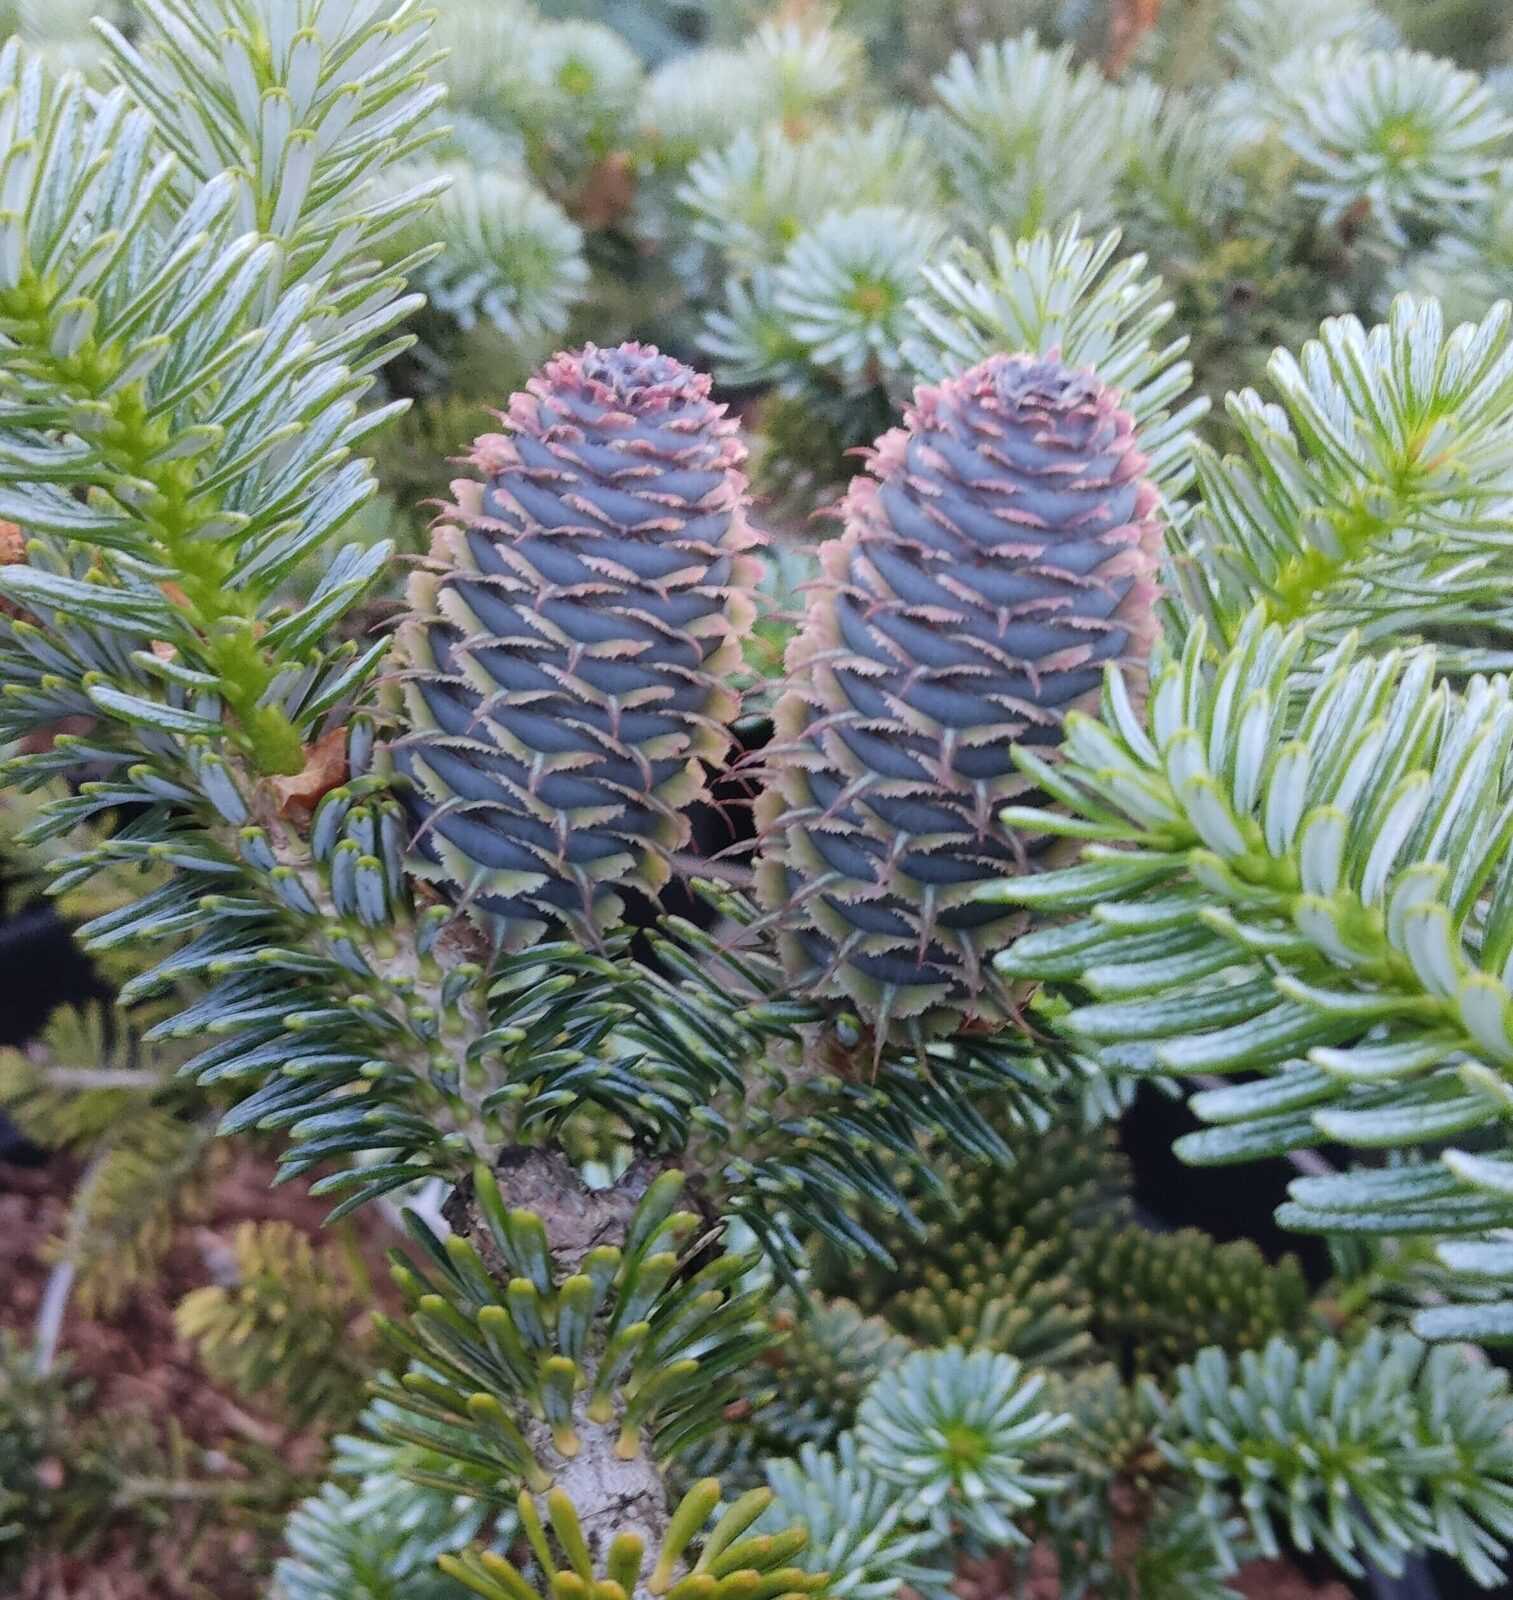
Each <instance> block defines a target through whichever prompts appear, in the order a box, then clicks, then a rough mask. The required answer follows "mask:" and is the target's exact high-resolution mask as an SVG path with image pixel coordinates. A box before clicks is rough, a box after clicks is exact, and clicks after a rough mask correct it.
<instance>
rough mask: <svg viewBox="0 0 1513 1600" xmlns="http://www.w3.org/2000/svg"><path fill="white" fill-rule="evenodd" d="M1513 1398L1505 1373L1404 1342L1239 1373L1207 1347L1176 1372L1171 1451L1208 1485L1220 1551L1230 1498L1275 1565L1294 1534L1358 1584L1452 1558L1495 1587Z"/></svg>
mask: <svg viewBox="0 0 1513 1600" xmlns="http://www.w3.org/2000/svg"><path fill="white" fill-rule="evenodd" d="M1507 1391H1508V1381H1507V1375H1506V1374H1505V1373H1502V1372H1497V1371H1495V1370H1492V1369H1489V1368H1487V1367H1486V1366H1484V1365H1482V1364H1480V1363H1478V1362H1475V1361H1471V1360H1468V1359H1467V1358H1466V1356H1465V1355H1464V1354H1463V1353H1462V1352H1461V1351H1458V1350H1456V1349H1454V1348H1451V1347H1448V1346H1446V1347H1441V1348H1439V1349H1434V1350H1430V1349H1428V1348H1427V1347H1426V1346H1424V1345H1422V1344H1420V1343H1419V1342H1418V1340H1416V1339H1413V1338H1410V1337H1408V1336H1407V1335H1402V1336H1399V1337H1398V1338H1395V1339H1387V1338H1384V1337H1383V1336H1381V1335H1380V1334H1376V1333H1373V1334H1371V1335H1369V1336H1368V1337H1367V1339H1366V1340H1365V1341H1364V1342H1363V1343H1362V1344H1361V1345H1360V1346H1359V1347H1358V1348H1357V1349H1355V1350H1354V1351H1348V1352H1347V1351H1346V1350H1344V1349H1342V1347H1341V1346H1340V1345H1338V1344H1337V1343H1335V1342H1334V1341H1333V1340H1330V1341H1328V1342H1326V1343H1325V1344H1323V1345H1321V1346H1320V1348H1319V1349H1318V1350H1317V1351H1316V1352H1315V1353H1314V1354H1313V1355H1312V1356H1310V1357H1308V1358H1307V1360H1306V1361H1305V1360H1304V1359H1303V1358H1302V1357H1301V1356H1300V1355H1299V1354H1298V1352H1297V1350H1296V1349H1294V1348H1293V1347H1292V1346H1290V1345H1288V1344H1286V1343H1285V1342H1284V1341H1282V1340H1276V1341H1273V1342H1272V1343H1271V1344H1269V1345H1268V1346H1267V1348H1266V1350H1265V1351H1264V1352H1262V1353H1259V1354H1258V1353H1256V1352H1254V1351H1247V1352H1245V1353H1244V1354H1243V1355H1241V1356H1240V1358H1239V1360H1238V1362H1236V1363H1231V1362H1230V1360H1229V1358H1228V1357H1226V1356H1225V1355H1224V1354H1223V1353H1222V1352H1221V1351H1219V1350H1206V1351H1204V1352H1203V1354H1202V1355H1201V1356H1200V1357H1199V1358H1198V1360H1197V1361H1196V1362H1195V1363H1194V1364H1193V1365H1192V1366H1191V1367H1186V1368H1184V1369H1183V1370H1182V1371H1181V1372H1180V1373H1179V1374H1178V1378H1177V1395H1176V1399H1175V1401H1174V1402H1173V1405H1172V1408H1171V1411H1170V1413H1169V1414H1168V1415H1167V1416H1166V1418H1165V1419H1164V1420H1163V1423H1162V1448H1163V1449H1164V1450H1165V1451H1166V1452H1167V1453H1168V1454H1170V1455H1171V1456H1172V1457H1173V1458H1174V1459H1177V1460H1180V1461H1181V1462H1182V1463H1183V1464H1184V1465H1185V1466H1186V1467H1187V1468H1188V1469H1189V1470H1191V1471H1192V1472H1194V1473H1195V1474H1196V1475H1197V1477H1198V1479H1199V1481H1201V1482H1202V1484H1203V1486H1204V1488H1203V1496H1202V1499H1201V1501H1200V1507H1201V1509H1202V1510H1203V1511H1204V1513H1205V1514H1206V1515H1208V1516H1210V1517H1211V1518H1212V1519H1213V1520H1212V1523H1211V1530H1212V1533H1213V1536H1214V1540H1215V1544H1216V1547H1217V1548H1218V1550H1219V1551H1220V1553H1221V1555H1225V1556H1227V1555H1228V1554H1229V1549H1228V1544H1227V1540H1226V1538H1225V1535H1224V1533H1223V1530H1222V1523H1221V1512H1222V1508H1223V1507H1224V1505H1225V1497H1226V1496H1230V1495H1232V1496H1233V1497H1234V1498H1235V1500H1236V1501H1237V1502H1238V1504H1239V1505H1240V1506H1241V1507H1242V1508H1243V1510H1244V1513H1245V1516H1246V1518H1247V1520H1248V1522H1249V1524H1250V1528H1251V1530H1252V1532H1253V1533H1254V1535H1255V1538H1256V1540H1257V1541H1258V1543H1259V1545H1260V1547H1261V1548H1262V1549H1263V1550H1265V1551H1266V1552H1267V1553H1268V1554H1271V1555H1275V1554H1276V1553H1277V1552H1278V1550H1279V1548H1280V1543H1279V1535H1280V1534H1281V1533H1282V1532H1283V1531H1284V1530H1285V1533H1286V1535H1287V1537H1288V1538H1289V1539H1290V1540H1291V1541H1292V1543H1293V1544H1295V1545H1296V1546H1297V1547H1298V1548H1299V1549H1303V1550H1313V1549H1322V1550H1325V1551H1327V1552H1328V1553H1329V1554H1330V1555H1331V1556H1332V1557H1333V1558H1334V1560H1336V1561H1337V1562H1338V1563H1339V1564H1340V1565H1341V1567H1343V1568H1344V1570H1345V1571H1347V1572H1350V1573H1359V1572H1361V1571H1362V1570H1363V1569H1362V1566H1361V1558H1362V1557H1364V1558H1366V1559H1369V1560H1371V1561H1373V1562H1375V1563H1376V1564H1377V1565H1378V1566H1380V1567H1381V1568H1383V1569H1384V1570H1386V1571H1388V1572H1399V1571H1401V1570H1402V1564H1403V1557H1404V1555H1405V1554H1407V1553H1408V1552H1409V1551H1412V1550H1441V1551H1444V1552H1446V1553H1447V1554H1449V1555H1452V1556H1454V1558H1455V1559H1456V1560H1457V1561H1459V1562H1460V1563H1461V1564H1462V1565H1463V1566H1464V1567H1465V1568H1466V1569H1467V1571H1469V1572H1470V1573H1471V1574H1472V1576H1473V1577H1474V1578H1475V1579H1476V1580H1477V1581H1478V1582H1479V1583H1481V1584H1482V1585H1483V1586H1485V1587H1493V1586H1495V1585H1497V1584H1498V1583H1500V1582H1501V1581H1502V1578H1503V1575H1504V1573H1503V1568H1502V1566H1501V1562H1502V1559H1503V1557H1504V1556H1505V1555H1506V1554H1507V1544H1506V1540H1507V1538H1508V1536H1509V1534H1510V1533H1513V1484H1510V1481H1509V1480H1510V1477H1513V1450H1510V1444H1509V1425H1510V1423H1513V1400H1510V1399H1509V1396H1508V1392H1507ZM1385 1462H1390V1463H1391V1467H1390V1470H1389V1471H1386V1472H1384V1471H1383V1470H1382V1468H1383V1464H1384V1463H1385Z"/></svg>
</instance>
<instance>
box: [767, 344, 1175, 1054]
mask: <svg viewBox="0 0 1513 1600" xmlns="http://www.w3.org/2000/svg"><path fill="white" fill-rule="evenodd" d="M905 421H906V426H905V427H904V428H900V429H894V430H893V431H892V432H890V433H888V434H885V435H884V436H883V438H882V439H880V440H879V441H878V444H877V447H876V450H875V452H874V453H873V457H872V460H871V462H870V470H871V476H870V477H860V478H858V479H856V480H854V482H853V483H852V486H851V489H850V492H849V494H848V495H847V497H846V500H845V502H844V504H843V507H842V512H843V516H844V519H845V531H844V534H843V535H842V537H841V538H839V539H837V540H835V541H834V542H833V543H831V544H829V545H827V546H826V547H825V549H824V551H823V553H822V562H823V572H822V577H821V579H820V581H819V582H818V583H817V584H816V586H815V590H814V593H813V598H812V601H811V604H810V608H809V611H808V615H807V618H806V621H805V624H804V626H803V628H802V630H801V632H800V633H799V635H798V636H797V638H795V640H794V641H793V644H792V645H791V646H790V649H789V654H788V662H787V665H788V669H789V673H790V682H789V686H788V687H787V689H786V691H785V693H784V695H783V697H782V699H781V700H780V701H779V703H778V706H777V710H776V714H775V720H776V730H775V739H774V745H773V748H772V751H771V756H770V767H769V771H770V776H769V779H768V787H767V790H766V792H765V793H764V795H763V796H762V799H761V801H760V802H759V804H758V819H759V822H760V823H761V829H762V838H763V847H762V856H761V859H760V862H759V866H758V885H759V892H760V895H761V898H762V900H763V903H764V904H765V905H766V906H767V907H768V908H770V909H771V910H772V911H774V912H775V913H777V914H778V915H779V919H780V927H781V928H782V930H783V932H782V941H783V946H784V958H785V961H786V962H787V964H788V966H789V969H790V972H791V973H792V974H793V976H794V978H795V980H796V981H797V983H798V986H799V987H800V989H801V990H803V991H804V992H807V993H811V994H818V995H830V996H836V997H842V996H847V997H849V998H850V999H851V1000H853V1001H854V1002H855V1003H856V1004H857V1006H858V1007H859V1009H860V1010H861V1012H862V1013H863V1015H864V1017H865V1018H866V1019H867V1021H868V1022H869V1023H870V1024H871V1026H872V1027H873V1029H874V1030H875V1034H876V1037H877V1040H878V1042H879V1045H880V1043H881V1041H882V1040H883V1039H884V1038H886V1037H888V1036H890V1035H892V1036H894V1037H907V1036H910V1035H915V1034H918V1033H920V1032H923V1033H939V1032H945V1031H950V1030H952V1029H954V1028H957V1027H960V1026H962V1025H963V1024H967V1023H971V1022H983V1023H989V1024H992V1023H997V1022H999V1021H1002V1020H1003V1019H1004V1018H1005V1017H1006V1016H1007V1015H1008V1014H1009V1011H1010V1009H1011V1005H1012V997H1011V996H1010V995H1009V994H1008V993H1007V992H1006V991H1005V990H1004V988H1003V987H1002V986H1001V983H1000V980H998V978H997V976H996V974H995V973H994V971H993V968H992V964H991V961H990V959H989V958H990V957H991V956H992V955H993V954H994V953H995V952H997V951H999V950H1001V949H1002V948H1004V946H1006V945H1007V944H1008V943H1009V942H1010V941H1011V939H1012V938H1013V937H1014V935H1015V934H1016V932H1017V931H1018V928H1019V922H1018V918H1019V917H1020V915H1021V913H1018V912H1016V911H1014V910H1013V909H1012V908H1006V907H1003V906H1001V905H993V904H986V903H982V902H980V901H978V900H976V899H975V898H974V896H975V894H976V891H977V890H978V888H979V886H981V885H982V884H984V883H985V882H988V881H990V880H993V879H998V878H1002V877H1004V876H1005V875H1008V874H1012V873H1015V872H1020V871H1023V870H1025V868H1026V866H1027V864H1028V863H1029V861H1030V859H1031V858H1032V857H1033V855H1034V854H1035V852H1036V851H1037V849H1039V848H1040V846H1041V843H1042V841H1037V840H1025V839H1020V838H1016V837H1013V836H1011V835H1010V834H1009V832H1008V831H1007V830H1006V829H1005V828H1003V827H1002V825H1001V824H1000V823H999V822H998V820H997V818H998V813H999V811H1000V809H1001V808H1002V807H1003V806H1004V805H1005V804H1007V803H1008V802H1009V801H1010V800H1011V799H1013V798H1014V797H1015V796H1017V795H1021V794H1022V793H1023V792H1024V791H1025V789H1026V787H1027V784H1026V781H1025V780H1024V779H1023V777H1022V776H1021V775H1020V774H1019V773H1018V771H1017V769H1016V768H1015V766H1014V764H1013V761H1012V760H1011V757H1010V750H1011V747H1012V746H1013V745H1015V744H1022V745H1054V744H1056V743H1057V742H1058V741H1059V739H1060V737H1061V726H1062V721H1063V719H1064V717H1065V716H1066V714H1067V712H1068V711H1070V710H1073V709H1075V708H1086V707H1090V706H1092V705H1094V704H1095V703H1096V701H1097V698H1098V694H1099V687H1100V683H1101V678H1102V671H1103V667H1104V665H1105V663H1107V662H1110V661H1113V660H1116V659H1120V660H1122V659H1132V660H1135V661H1141V660H1143V658H1144V656H1145V653H1146V651H1147V649H1148V647H1149V645H1150V643H1151V642H1152V639H1153V636H1154V631H1155V619H1154V614H1153V606H1154V602H1155V599H1156V595H1157V587H1156V571H1157V563H1158V559H1159V552H1160V545H1161V528H1160V523H1159V520H1158V517H1157V510H1156V508H1157V493H1156V490H1155V488H1154V487H1153V486H1152V485H1151V484H1150V483H1149V482H1148V481H1147V480H1146V479H1145V478H1144V477H1143V476H1142V474H1143V472H1144V470H1145V465H1146V462H1145V458H1144V457H1143V456H1142V455H1141V454H1140V452H1139V451H1138V450H1137V449H1136V447H1135V438H1134V426H1133V423H1132V421H1131V419H1130V417H1129V415H1128V414H1127V413H1126V412H1124V411H1122V410H1120V409H1119V406H1118V404H1117V398H1116V396H1115V394H1114V392H1113V391H1112V390H1110V389H1108V388H1107V387H1105V386H1104V385H1103V384H1102V383H1100V382H1099V381H1098V379H1097V378H1096V377H1095V376H1094V375H1093V374H1092V373H1090V372H1078V371H1074V370H1073V369H1072V368H1070V367H1067V366H1065V365H1063V364H1062V363H1061V362H1060V361H1059V360H1056V359H1054V358H1042V357H1033V356H1027V355H996V356H993V357H991V358H990V359H988V360H987V361H984V362H982V363H981V364H980V365H978V366H976V367H974V368H972V370H971V371H969V372H967V373H965V374H963V375H962V376H961V377H958V378H953V379H951V380H949V381H947V382H945V383H942V384H941V385H939V386H938V387H927V388H921V389H920V390H919V391H918V393H917V394H916V396H915V403H914V406H913V409H912V410H911V411H909V413H908V414H907V416H906V419H905Z"/></svg>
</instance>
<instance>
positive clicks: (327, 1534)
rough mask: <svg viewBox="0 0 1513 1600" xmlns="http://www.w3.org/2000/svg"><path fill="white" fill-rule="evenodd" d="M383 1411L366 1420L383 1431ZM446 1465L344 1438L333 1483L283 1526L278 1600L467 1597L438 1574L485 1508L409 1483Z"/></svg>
mask: <svg viewBox="0 0 1513 1600" xmlns="http://www.w3.org/2000/svg"><path fill="white" fill-rule="evenodd" d="M388 1409H389V1407H388V1403H387V1402H385V1401H382V1400H379V1401H375V1402H374V1405H373V1408H372V1411H371V1412H370V1414H369V1418H368V1420H369V1421H370V1422H371V1423H372V1425H373V1426H375V1427H378V1426H381V1425H382V1424H381V1421H380V1419H381V1418H382V1417H383V1416H384V1415H385V1413H386V1412H387V1411H388ZM427 1469H430V1471H432V1472H438V1471H444V1469H445V1463H444V1462H443V1461H441V1460H440V1458H433V1457H432V1456H431V1455H430V1454H428V1453H427V1452H425V1451H423V1450H421V1449H420V1448H419V1447H417V1446H414V1445H397V1446H396V1445H390V1444H382V1443H378V1442H376V1441H374V1440H372V1439H368V1438H364V1437H358V1436H352V1435H345V1436H343V1437H340V1438H338V1439H337V1440H336V1449H335V1454H334V1458H333V1460H332V1464H331V1468H330V1475H329V1477H328V1479H327V1481H326V1482H325V1483H323V1484H322V1485H321V1488H320V1491H319V1492H318V1493H317V1494H314V1495H311V1496H309V1497H308V1498H307V1499H305V1500H303V1501H301V1502H300V1503H299V1505H297V1506H296V1507H295V1508H294V1510H293V1511H292V1512H291V1513H290V1515H289V1519H288V1521H287V1522H286V1523H285V1525H284V1538H285V1541H286V1543H287V1544H288V1547H289V1554H288V1555H287V1556H285V1557H284V1558H283V1559H282V1560H280V1561H279V1563H278V1567H277V1570H276V1572H275V1576H274V1593H275V1594H276V1595H277V1596H278V1600H458V1596H460V1595H461V1594H463V1593H464V1592H465V1591H464V1590H463V1588H462V1586H461V1585H460V1584H458V1583H457V1582H456V1581H455V1580H454V1579H452V1578H449V1577H447V1576H446V1575H445V1574H444V1573H442V1572H441V1571H440V1570H439V1569H438V1568H437V1565H436V1562H437V1559H438V1557H440V1556H442V1555H447V1554H455V1553H456V1552H458V1551H459V1550H462V1549H464V1548H465V1547H466V1546H468V1545H469V1544H471V1543H472V1542H473V1541H474V1540H475V1539H476V1538H477V1537H478V1536H479V1534H480V1532H481V1531H483V1529H484V1524H485V1516H486V1508H485V1506H484V1505H483V1504H482V1503H481V1502H479V1501H477V1500H475V1499H473V1498H472V1497H470V1496H468V1495H467V1494H462V1493H459V1492H458V1490H457V1488H456V1487H455V1486H452V1487H450V1488H448V1487H446V1486H444V1485H442V1484H437V1483H417V1482H416V1481H415V1478H414V1476H412V1474H419V1473H424V1472H425V1471H426V1470H427Z"/></svg>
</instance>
